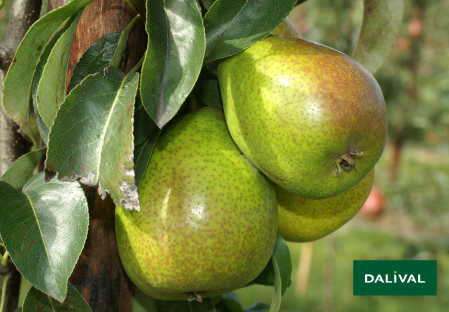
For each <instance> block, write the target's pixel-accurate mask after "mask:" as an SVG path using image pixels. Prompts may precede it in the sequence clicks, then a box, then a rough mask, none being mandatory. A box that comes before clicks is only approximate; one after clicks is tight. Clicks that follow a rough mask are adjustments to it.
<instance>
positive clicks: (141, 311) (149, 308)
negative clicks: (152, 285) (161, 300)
mask: <svg viewBox="0 0 449 312" xmlns="http://www.w3.org/2000/svg"><path fill="white" fill-rule="evenodd" d="M155 311H156V299H153V298H151V297H148V296H147V295H145V294H144V293H143V292H142V291H141V290H140V289H139V288H137V287H136V290H135V291H134V297H133V310H132V312H155Z"/></svg>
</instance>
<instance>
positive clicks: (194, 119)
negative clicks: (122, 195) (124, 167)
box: [116, 107, 278, 300]
mask: <svg viewBox="0 0 449 312" xmlns="http://www.w3.org/2000/svg"><path fill="white" fill-rule="evenodd" d="M139 200H140V209H141V211H140V212H130V211H127V210H125V209H123V208H122V207H117V209H116V233H117V246H118V250H119V254H120V258H121V261H122V263H123V266H124V268H125V270H126V273H127V274H128V276H129V277H130V278H131V280H132V281H133V282H134V284H136V286H137V287H138V288H139V289H140V290H142V291H143V292H144V293H146V294H147V295H148V296H150V297H153V298H156V299H161V300H183V299H184V300H186V299H189V300H201V299H202V298H207V297H210V296H217V295H221V294H224V293H227V292H230V291H232V290H234V289H237V288H240V287H243V286H245V285H246V284H248V283H249V282H251V281H252V280H253V279H254V278H256V277H257V276H258V275H259V274H260V273H261V272H262V270H263V269H264V268H265V266H266V265H267V263H268V261H269V260H270V257H271V255H272V253H273V249H274V244H275V242H276V237H277V224H278V223H277V216H278V209H277V200H276V194H275V191H274V188H273V186H272V183H271V181H269V180H268V179H266V178H265V177H264V175H263V174H261V173H260V172H259V170H258V169H257V168H256V167H254V166H253V165H252V164H251V162H250V161H249V160H248V159H246V157H245V156H244V155H243V154H242V153H241V152H240V150H239V149H238V148H237V146H236V145H235V143H234V142H233V141H232V138H231V136H230V135H229V132H228V130H227V128H226V123H225V120H224V115H223V111H222V110H219V109H215V108H211V107H207V108H202V109H200V110H198V111H195V112H193V113H190V114H187V115H184V116H182V117H178V118H176V119H174V120H173V121H172V122H170V123H169V124H168V125H167V126H166V127H164V129H163V131H162V133H161V136H160V137H159V139H158V141H157V143H156V146H155V148H154V151H153V154H152V156H151V160H150V163H149V165H148V168H147V170H146V172H145V175H144V177H143V179H142V182H141V184H140V187H139Z"/></svg>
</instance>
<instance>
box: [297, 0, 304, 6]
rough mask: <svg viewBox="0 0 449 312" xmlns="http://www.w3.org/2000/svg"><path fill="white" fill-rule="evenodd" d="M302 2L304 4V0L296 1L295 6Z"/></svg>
mask: <svg viewBox="0 0 449 312" xmlns="http://www.w3.org/2000/svg"><path fill="white" fill-rule="evenodd" d="M304 2H306V0H298V1H297V2H296V4H295V6H297V5H300V4H301V3H304Z"/></svg>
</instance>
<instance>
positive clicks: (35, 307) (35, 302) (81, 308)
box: [22, 284, 92, 312]
mask: <svg viewBox="0 0 449 312" xmlns="http://www.w3.org/2000/svg"><path fill="white" fill-rule="evenodd" d="M22 311H23V312H36V311H39V312H54V311H58V312H59V311H61V312H89V311H92V310H91V309H90V307H89V305H88V304H87V302H86V301H85V300H84V298H83V296H81V294H80V293H79V292H78V290H77V289H76V288H75V287H73V285H71V284H68V287H67V298H66V299H65V300H64V302H62V303H61V302H57V301H56V300H54V299H53V298H51V297H49V296H47V295H46V294H44V293H42V292H40V291H39V290H37V289H36V288H34V287H31V289H30V290H29V291H28V293H27V295H26V297H25V301H24V303H23V310H22Z"/></svg>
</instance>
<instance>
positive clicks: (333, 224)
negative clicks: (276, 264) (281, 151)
mask: <svg viewBox="0 0 449 312" xmlns="http://www.w3.org/2000/svg"><path fill="white" fill-rule="evenodd" d="M373 181H374V169H373V170H371V172H370V173H369V174H368V175H367V176H366V177H365V178H364V179H363V180H362V181H360V182H359V183H358V184H357V185H356V186H354V187H352V188H350V189H349V190H347V191H346V192H343V193H341V194H339V195H337V196H334V197H331V198H326V199H307V198H304V197H301V196H297V195H295V194H293V193H290V192H288V191H286V190H284V189H283V188H281V187H279V186H275V189H276V194H277V198H278V203H279V234H281V235H282V237H283V238H284V239H285V240H287V241H290V242H310V241H314V240H317V239H319V238H322V237H324V236H326V235H328V234H330V233H332V232H334V231H335V230H337V229H339V228H340V227H341V226H343V225H344V224H345V223H346V222H348V221H349V220H351V219H352V218H353V217H354V216H355V215H356V214H357V212H359V210H360V208H362V206H363V204H364V203H365V201H366V199H367V198H368V196H369V194H370V191H371V188H372V186H373Z"/></svg>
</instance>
